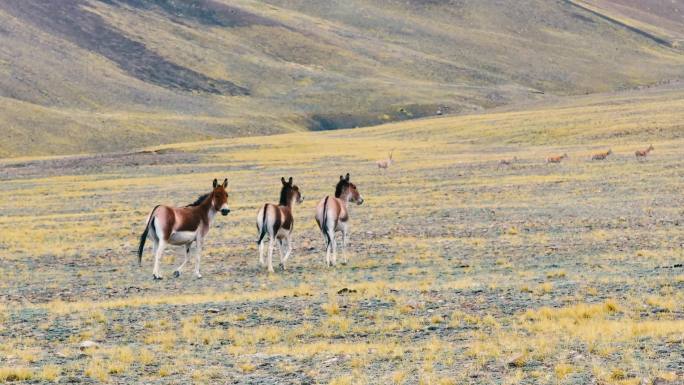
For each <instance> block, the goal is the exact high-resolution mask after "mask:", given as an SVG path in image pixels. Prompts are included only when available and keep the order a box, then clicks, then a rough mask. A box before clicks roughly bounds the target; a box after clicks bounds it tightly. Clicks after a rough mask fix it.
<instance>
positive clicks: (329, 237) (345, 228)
mask: <svg viewBox="0 0 684 385" xmlns="http://www.w3.org/2000/svg"><path fill="white" fill-rule="evenodd" d="M349 202H354V203H356V204H357V205H360V204H362V203H363V197H362V196H361V194H360V193H359V190H358V189H357V188H356V185H355V184H354V183H352V182H351V181H350V180H349V173H347V175H346V176H344V177H343V176H342V175H340V181H339V182H337V186H335V196H334V197H331V196H326V197H325V198H323V199H321V201H320V202H318V205H317V206H316V223H318V227H319V228H320V229H321V233H323V238H324V240H325V263H326V265H327V266H334V265H335V264H337V241H335V233H337V232H338V231H341V232H342V249H343V256H344V260H343V262H342V264H343V265H346V264H347V262H348V259H347V242H348V240H349V207H348V206H347V205H348V203H349ZM331 254H332V255H331Z"/></svg>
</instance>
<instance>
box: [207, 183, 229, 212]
mask: <svg viewBox="0 0 684 385" xmlns="http://www.w3.org/2000/svg"><path fill="white" fill-rule="evenodd" d="M227 187H228V178H226V179H224V180H223V183H221V184H219V182H218V180H217V179H214V190H213V191H212V192H211V206H212V207H213V208H214V210H216V211H219V212H220V213H221V215H228V213H229V212H230V209H229V208H228V191H227V190H226V188H227Z"/></svg>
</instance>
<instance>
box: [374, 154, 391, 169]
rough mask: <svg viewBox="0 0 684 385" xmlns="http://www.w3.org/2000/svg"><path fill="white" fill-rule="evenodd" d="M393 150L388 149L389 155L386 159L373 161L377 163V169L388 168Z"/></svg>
mask: <svg viewBox="0 0 684 385" xmlns="http://www.w3.org/2000/svg"><path fill="white" fill-rule="evenodd" d="M393 152H394V151H390V153H389V157H388V158H387V159H383V160H379V161H377V162H375V164H377V165H378V168H379V169H385V170H386V169H388V168H390V166H391V165H392V164H393V163H394V160H393V159H392V153H393Z"/></svg>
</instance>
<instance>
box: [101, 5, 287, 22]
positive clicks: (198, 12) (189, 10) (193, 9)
mask: <svg viewBox="0 0 684 385" xmlns="http://www.w3.org/2000/svg"><path fill="white" fill-rule="evenodd" d="M99 1H100V2H103V3H107V4H110V5H115V6H122V5H127V6H129V7H134V8H139V9H144V10H158V11H162V12H164V13H165V14H166V15H168V16H169V17H170V18H172V19H174V20H175V21H181V22H182V21H184V20H188V19H190V20H192V21H195V22H197V23H200V24H204V25H211V26H218V27H231V28H234V27H248V26H250V25H267V26H275V25H280V24H279V23H276V22H275V21H273V20H271V19H267V18H265V17H262V16H259V15H255V14H253V13H250V12H247V11H244V10H242V9H240V8H236V7H232V6H230V5H226V4H221V3H218V2H216V1H213V0H185V1H179V0H99Z"/></svg>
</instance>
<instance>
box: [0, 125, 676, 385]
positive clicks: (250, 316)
mask: <svg viewBox="0 0 684 385" xmlns="http://www.w3.org/2000/svg"><path fill="white" fill-rule="evenodd" d="M683 143H684V142H682V141H681V140H665V141H660V142H655V143H654V145H655V148H656V150H655V151H654V152H653V153H652V154H651V156H649V157H648V158H647V159H646V160H643V161H637V160H636V159H635V158H634V155H633V151H634V150H635V149H636V148H640V147H645V146H644V145H643V143H641V142H638V143H637V142H629V141H626V142H620V143H613V146H612V147H613V151H614V152H615V155H613V156H611V157H609V158H608V159H607V160H606V161H602V162H592V161H589V160H588V158H589V155H590V154H591V152H593V151H598V150H603V147H604V146H591V145H586V144H576V145H572V146H564V147H558V146H533V145H524V146H519V145H512V144H497V145H491V144H486V143H473V142H470V141H462V140H449V139H448V135H446V139H445V135H434V136H431V135H427V134H425V133H424V132H423V133H416V134H415V136H412V134H410V133H401V132H397V131H392V130H375V131H374V130H369V131H359V133H358V134H357V133H355V134H353V135H352V134H348V133H345V132H339V133H325V134H295V135H288V136H281V137H270V138H265V139H260V138H247V139H240V140H237V141H230V142H228V141H222V142H214V143H211V144H192V145H182V146H174V147H172V148H169V149H166V150H164V151H160V152H156V153H155V152H147V153H134V154H119V155H111V156H96V157H71V158H68V159H62V158H58V159H46V160H29V161H25V160H22V161H21V162H18V161H17V162H11V161H5V162H3V163H2V165H1V166H0V176H1V177H2V179H3V182H2V185H0V214H2V215H1V216H0V253H1V255H2V262H3V263H2V266H0V274H2V277H3V279H2V281H1V282H0V298H1V302H0V320H2V322H1V323H0V382H1V381H25V382H27V383H38V382H49V381H56V382H60V383H102V382H109V383H121V384H126V383H158V384H162V383H191V382H192V383H245V384H257V383H279V384H301V383H310V384H320V383H325V384H327V383H334V384H359V383H368V384H378V383H383V384H384V383H396V384H414V383H423V384H452V383H453V384H456V383H458V384H461V383H472V384H476V383H477V384H490V383H496V384H514V383H521V384H537V383H539V384H558V383H561V384H590V383H594V384H609V383H610V384H651V383H659V384H670V383H672V384H675V383H682V381H683V378H684V377H683V376H684V354H683V353H682V352H684V308H683V305H682V304H683V303H684V302H683V300H684V294H683V293H684V290H683V289H684V269H683V268H682V263H683V262H684V253H683V252H682V242H683V241H684V231H683V228H682V226H684V211H683V209H682V208H683V207H684V205H683V203H684V196H683V195H682V194H681V191H682V180H683V179H682V176H684V168H683V167H682V160H683V159H684V158H682V156H683V155H682V153H681V146H682V144H683ZM392 148H394V149H395V152H394V154H395V159H397V163H395V164H394V165H393V166H392V167H391V168H390V169H389V170H387V171H382V172H381V171H379V170H377V168H376V167H375V165H374V160H376V159H379V158H381V157H382V156H383V155H384V154H385V152H386V151H387V150H389V149H392ZM563 152H567V153H568V154H569V159H567V160H566V161H564V162H563V163H561V164H545V163H544V159H545V157H546V156H548V155H553V154H560V153H563ZM514 157H516V158H517V160H516V161H514V162H513V163H512V164H511V165H500V164H499V161H500V160H502V159H513V158H514ZM345 172H351V175H352V181H354V182H355V183H356V184H357V186H358V187H359V189H360V191H361V193H362V194H363V195H364V197H365V199H366V201H365V203H364V204H363V205H361V206H358V207H353V208H352V212H351V221H352V222H351V223H352V235H351V245H350V247H349V259H350V262H349V264H347V265H341V264H340V265H338V266H337V267H335V268H328V267H325V266H324V263H323V262H324V254H323V241H322V237H321V236H320V235H319V233H318V232H317V229H316V228H315V224H314V221H313V208H314V207H315V204H316V203H317V201H318V200H319V199H321V198H322V197H323V196H325V195H326V194H330V193H332V192H333V184H334V183H335V182H336V180H337V179H338V178H339V176H338V175H339V174H342V173H345ZM281 176H285V177H288V176H293V177H294V180H295V183H296V184H298V185H299V186H300V188H301V189H302V191H303V194H304V197H305V201H304V203H303V204H302V205H300V206H298V207H296V208H295V250H294V253H293V257H292V259H291V261H290V263H289V264H288V266H287V271H277V272H276V273H275V274H270V275H269V274H268V273H267V272H266V271H265V270H264V269H263V268H261V267H260V266H259V265H258V259H257V254H256V244H255V240H256V237H257V234H256V230H255V227H254V223H253V222H254V216H255V215H256V211H257V208H258V207H259V206H260V205H262V204H263V203H264V202H266V201H275V200H276V198H277V197H278V193H279V186H280V182H279V179H280V177H281ZM214 177H216V178H223V177H228V178H229V189H230V194H231V195H230V198H229V204H230V206H231V209H232V212H231V214H230V215H229V216H227V217H218V218H217V220H216V222H215V224H214V225H213V226H212V229H211V232H210V234H209V239H208V241H207V245H206V248H205V252H204V255H203V257H202V274H203V276H204V277H203V278H202V279H200V280H198V279H195V278H194V277H193V276H192V274H191V271H192V270H191V268H190V267H187V268H186V270H185V272H184V274H183V275H181V277H179V278H173V277H172V274H171V273H172V272H173V269H174V268H175V266H176V265H177V264H178V263H179V262H180V260H179V259H180V255H181V254H180V250H172V251H170V252H169V253H168V254H167V256H166V258H165V260H164V261H163V263H162V273H163V274H164V275H165V279H164V280H163V281H159V282H157V281H153V280H152V279H151V278H152V273H151V270H152V266H151V264H152V257H151V250H150V248H149V246H148V248H147V249H146V251H145V255H144V256H143V266H142V267H138V266H137V264H136V263H135V262H136V257H135V255H134V253H135V250H136V248H137V242H138V237H139V235H140V233H141V232H142V230H143V226H144V220H145V216H146V215H147V212H148V210H150V209H151V208H152V207H153V206H154V205H155V204H158V203H171V204H179V205H180V204H187V203H189V202H191V201H193V200H194V199H195V198H196V197H197V196H198V195H200V194H202V193H205V192H207V191H209V188H210V187H211V180H212V179H213V178H214ZM275 255H276V257H275V258H276V262H275V263H276V264H277V258H278V257H277V253H276V254H275ZM84 343H85V345H83V344H84Z"/></svg>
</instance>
